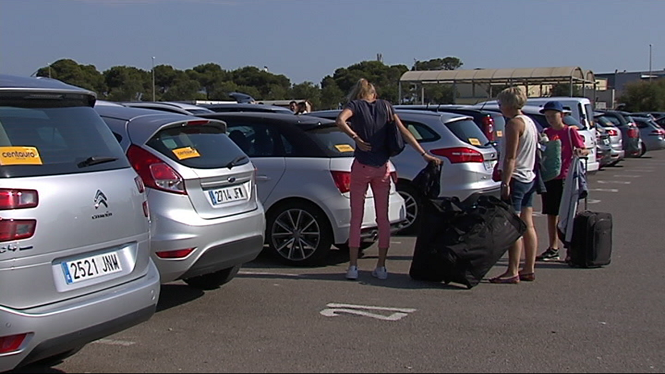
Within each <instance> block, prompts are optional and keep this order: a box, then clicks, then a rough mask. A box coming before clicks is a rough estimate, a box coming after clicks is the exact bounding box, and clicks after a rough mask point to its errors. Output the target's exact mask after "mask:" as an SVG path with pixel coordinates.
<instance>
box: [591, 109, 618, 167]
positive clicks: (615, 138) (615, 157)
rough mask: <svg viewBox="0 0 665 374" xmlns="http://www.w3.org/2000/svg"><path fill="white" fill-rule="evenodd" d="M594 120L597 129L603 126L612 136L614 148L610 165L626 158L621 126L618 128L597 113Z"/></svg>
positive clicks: (611, 142)
mask: <svg viewBox="0 0 665 374" xmlns="http://www.w3.org/2000/svg"><path fill="white" fill-rule="evenodd" d="M594 122H595V123H596V129H600V128H601V127H602V128H603V129H604V130H605V132H606V133H607V135H608V136H609V138H610V146H611V148H612V150H611V152H610V157H611V162H610V164H609V166H613V165H616V164H617V163H619V162H620V161H622V160H623V159H624V158H625V154H626V151H624V150H623V144H622V140H621V139H622V137H623V135H622V133H621V130H619V128H617V127H616V126H615V125H614V123H612V121H610V120H609V119H607V118H606V117H605V116H603V115H596V116H595V117H594Z"/></svg>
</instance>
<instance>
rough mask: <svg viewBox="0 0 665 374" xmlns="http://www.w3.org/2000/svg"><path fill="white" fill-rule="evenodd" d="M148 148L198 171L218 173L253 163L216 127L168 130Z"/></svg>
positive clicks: (201, 126) (156, 135) (183, 127)
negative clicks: (215, 170) (221, 170)
mask: <svg viewBox="0 0 665 374" xmlns="http://www.w3.org/2000/svg"><path fill="white" fill-rule="evenodd" d="M146 144H147V145H148V146H149V147H151V148H153V149H154V150H156V151H158V152H159V153H161V154H163V155H164V156H166V157H168V158H170V159H171V160H173V161H175V162H177V163H179V164H181V165H184V166H187V167H190V168H195V169H218V168H223V167H229V166H230V165H234V166H237V165H244V164H246V163H248V162H249V157H247V155H246V154H245V153H244V152H243V151H242V150H241V149H240V148H239V147H238V146H237V145H236V144H235V143H234V142H233V141H232V140H231V139H229V137H228V136H227V135H226V134H225V133H224V130H222V129H221V128H219V127H216V126H205V125H200V126H178V127H171V128H165V129H163V130H161V131H159V132H158V133H157V134H155V136H153V137H152V138H151V139H150V140H149V141H148V142H147V143H146Z"/></svg>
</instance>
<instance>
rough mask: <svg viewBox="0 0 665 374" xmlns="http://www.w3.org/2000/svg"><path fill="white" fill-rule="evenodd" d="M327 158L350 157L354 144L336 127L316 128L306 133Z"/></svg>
mask: <svg viewBox="0 0 665 374" xmlns="http://www.w3.org/2000/svg"><path fill="white" fill-rule="evenodd" d="M306 134H307V136H309V137H310V138H311V139H312V140H313V141H314V142H315V143H316V144H318V145H319V147H320V148H321V149H323V151H324V153H325V155H326V156H328V157H351V156H353V151H354V150H355V142H354V141H353V139H351V137H350V136H348V135H346V134H345V133H344V132H343V131H342V130H340V129H339V128H338V127H337V126H317V127H314V128H311V129H309V130H307V131H306Z"/></svg>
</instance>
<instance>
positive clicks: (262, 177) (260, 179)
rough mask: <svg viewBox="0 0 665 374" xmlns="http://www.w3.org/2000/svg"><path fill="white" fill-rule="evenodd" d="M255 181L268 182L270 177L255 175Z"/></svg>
mask: <svg viewBox="0 0 665 374" xmlns="http://www.w3.org/2000/svg"><path fill="white" fill-rule="evenodd" d="M256 180H257V181H269V180H270V177H269V176H267V175H257V176H256Z"/></svg>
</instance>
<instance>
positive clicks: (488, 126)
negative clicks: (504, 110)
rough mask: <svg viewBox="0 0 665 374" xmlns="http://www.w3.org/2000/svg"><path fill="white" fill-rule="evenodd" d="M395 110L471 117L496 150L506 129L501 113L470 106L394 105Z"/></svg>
mask: <svg viewBox="0 0 665 374" xmlns="http://www.w3.org/2000/svg"><path fill="white" fill-rule="evenodd" d="M395 109H407V110H429V111H433V112H448V113H457V114H462V115H466V116H471V117H473V121H474V122H475V123H476V125H478V127H480V129H481V130H482V131H483V133H484V134H485V137H487V139H488V140H489V141H492V142H496V143H497V149H498V148H499V147H500V146H501V145H500V144H501V140H502V138H503V133H504V131H505V127H506V120H505V118H504V117H503V115H502V114H501V113H496V112H494V111H486V110H483V109H482V108H475V107H473V106H471V105H449V104H435V105H433V104H428V105H395Z"/></svg>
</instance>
